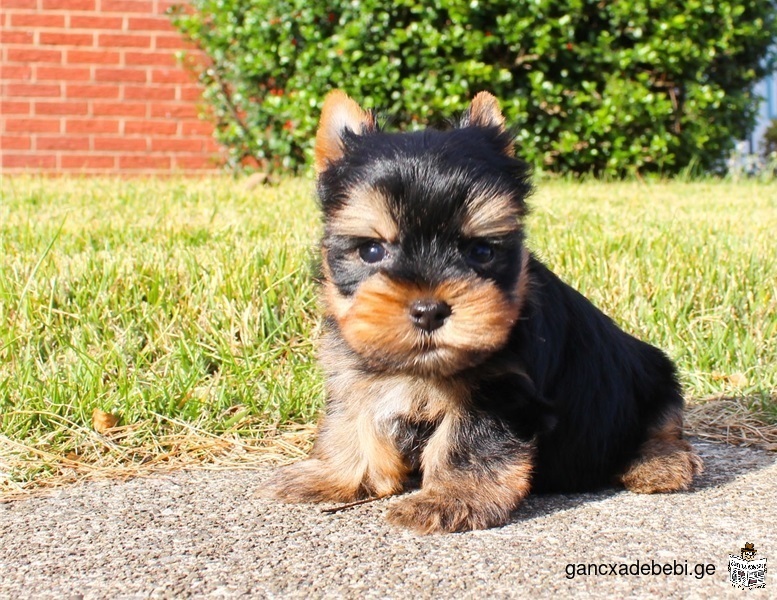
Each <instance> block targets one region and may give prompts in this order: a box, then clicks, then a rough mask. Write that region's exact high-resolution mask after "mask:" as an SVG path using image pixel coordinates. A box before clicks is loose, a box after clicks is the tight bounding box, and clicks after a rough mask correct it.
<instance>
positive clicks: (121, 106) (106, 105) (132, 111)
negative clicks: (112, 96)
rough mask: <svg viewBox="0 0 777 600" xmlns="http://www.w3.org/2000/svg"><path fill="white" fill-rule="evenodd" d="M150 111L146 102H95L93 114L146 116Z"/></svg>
mask: <svg viewBox="0 0 777 600" xmlns="http://www.w3.org/2000/svg"><path fill="white" fill-rule="evenodd" d="M147 112H148V105H147V104H146V103H139V102H136V103H132V102H94V103H93V104H92V114H93V115H94V116H95V117H105V116H117V117H145V116H146V114H147Z"/></svg>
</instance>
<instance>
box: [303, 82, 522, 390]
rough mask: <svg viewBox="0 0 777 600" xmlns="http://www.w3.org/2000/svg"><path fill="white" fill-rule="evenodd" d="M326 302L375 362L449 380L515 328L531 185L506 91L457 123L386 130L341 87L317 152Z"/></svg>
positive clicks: (483, 96) (479, 101)
mask: <svg viewBox="0 0 777 600" xmlns="http://www.w3.org/2000/svg"><path fill="white" fill-rule="evenodd" d="M315 161H316V171H317V174H318V184H317V189H318V196H319V200H320V202H321V206H322V209H323V213H324V225H325V229H324V238H323V240H322V254H323V257H322V258H323V273H324V302H325V307H326V311H327V316H328V317H330V318H331V319H332V320H333V321H334V323H335V324H336V327H337V328H338V330H339V332H340V334H341V335H342V337H343V338H344V339H345V341H346V342H347V344H348V345H349V346H350V347H351V348H352V349H353V350H354V351H355V352H356V353H358V354H359V355H360V356H361V357H362V358H363V359H364V360H365V361H366V362H367V363H369V364H370V365H371V366H372V368H375V369H383V370H387V371H407V372H411V373H416V374H422V375H429V376H449V375H452V374H454V373H456V372H458V371H461V370H463V369H466V368H468V367H471V366H474V365H476V364H478V363H480V362H482V361H483V360H484V359H485V358H486V357H488V356H489V355H490V354H492V353H493V352H495V351H497V350H499V349H500V348H502V347H503V346H504V345H505V344H506V342H507V339H508V337H509V335H510V331H511V329H512V327H513V325H514V324H515V322H516V320H517V318H518V315H519V312H520V307H521V301H522V296H523V294H524V291H525V283H526V281H525V274H524V273H523V272H522V271H523V270H524V269H523V266H524V263H525V260H526V259H527V255H526V253H525V252H524V250H523V247H522V242H523V233H522V227H521V221H520V219H521V217H523V215H524V214H525V213H526V205H525V197H526V195H527V194H528V193H529V191H530V184H529V181H528V169H527V167H526V165H525V164H524V163H522V162H520V161H518V160H516V159H515V158H514V157H513V139H512V137H511V136H510V135H509V134H508V133H507V132H506V131H505V128H504V119H503V117H502V114H501V112H500V110H499V105H498V103H497V101H496V99H495V98H494V97H493V96H491V95H490V94H487V93H485V92H484V93H480V94H478V95H477V96H476V97H475V99H474V100H473V102H472V104H471V105H470V107H469V109H468V110H467V112H466V113H465V115H464V116H463V117H462V119H461V121H460V122H459V124H458V127H455V128H453V129H451V130H449V131H437V130H431V129H428V130H425V131H420V132H413V133H383V132H381V131H379V128H378V126H377V124H376V121H375V117H374V115H373V114H372V113H370V112H367V111H364V110H362V109H361V108H360V107H359V105H358V104H356V102H354V101H353V100H351V99H350V98H349V97H348V96H346V95H345V94H343V93H342V92H332V93H331V94H330V95H329V96H328V97H327V99H326V101H325V103H324V109H323V113H322V116H321V123H320V125H319V129H318V133H317V135H316V149H315Z"/></svg>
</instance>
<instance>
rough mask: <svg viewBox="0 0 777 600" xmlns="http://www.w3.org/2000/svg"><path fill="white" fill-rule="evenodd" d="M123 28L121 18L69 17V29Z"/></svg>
mask: <svg viewBox="0 0 777 600" xmlns="http://www.w3.org/2000/svg"><path fill="white" fill-rule="evenodd" d="M123 28H124V19H123V18H122V17H95V16H91V15H70V29H118V30H120V31H121V30H122V29H123Z"/></svg>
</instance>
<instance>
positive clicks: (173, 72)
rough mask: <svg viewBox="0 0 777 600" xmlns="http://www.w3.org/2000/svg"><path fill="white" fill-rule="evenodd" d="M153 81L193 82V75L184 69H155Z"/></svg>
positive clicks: (152, 73) (152, 75)
mask: <svg viewBox="0 0 777 600" xmlns="http://www.w3.org/2000/svg"><path fill="white" fill-rule="evenodd" d="M151 81H152V83H191V82H192V76H191V75H190V74H189V73H187V72H186V71H183V70H182V69H153V70H152V71H151Z"/></svg>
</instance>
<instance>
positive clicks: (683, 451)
mask: <svg viewBox="0 0 777 600" xmlns="http://www.w3.org/2000/svg"><path fill="white" fill-rule="evenodd" d="M513 148H514V140H513V138H512V137H511V135H510V134H509V133H508V131H507V130H506V129H505V124H504V118H503V116H502V114H501V111H500V108H499V105H498V103H497V101H496V99H495V98H494V97H493V96H491V95H490V94H488V93H485V92H482V93H480V94H478V95H477V96H476V97H475V98H474V100H473V101H472V103H471V105H470V107H469V109H468V110H467V111H466V113H465V114H464V116H463V117H462V118H461V120H460V121H459V123H458V125H457V126H456V127H454V128H452V129H451V130H449V131H438V130H433V129H427V130H425V131H418V132H412V133H385V132H382V131H381V130H380V128H379V127H378V124H377V123H376V120H375V116H374V115H373V114H372V113H371V112H367V111H364V110H362V109H361V108H360V107H359V105H358V104H357V103H356V102H354V101H353V100H352V99H350V98H349V97H348V96H346V95H345V94H343V93H342V92H339V91H335V92H332V93H331V94H329V96H328V97H327V98H326V101H325V103H324V108H323V112H322V116H321V122H320V125H319V129H318V133H317V135H316V147H315V165H316V171H317V175H318V179H317V192H318V198H319V201H320V205H321V209H322V211H323V218H324V235H323V239H322V241H321V258H322V279H323V282H322V292H323V294H322V295H323V305H324V321H323V326H324V333H323V339H322V343H321V349H320V362H321V364H322V366H323V368H324V371H325V373H326V389H327V394H328V401H327V405H326V411H325V414H324V416H323V418H322V420H321V422H320V425H319V428H318V435H317V439H316V442H315V445H314V449H313V451H312V454H311V456H310V458H309V459H307V460H304V461H302V462H299V463H297V464H294V465H291V466H288V467H285V468H283V469H280V470H279V471H278V472H277V473H276V474H275V476H274V477H273V478H272V479H271V481H270V482H269V484H268V488H269V490H270V493H271V494H272V495H273V496H274V497H276V498H278V499H281V500H284V501H288V502H322V501H337V502H348V501H354V500H357V499H361V498H368V497H383V496H391V495H394V494H398V493H400V492H402V491H403V490H404V489H406V487H407V486H408V483H409V482H410V481H412V480H413V478H416V479H417V478H419V477H420V481H421V486H420V491H418V492H416V493H414V494H411V495H408V496H406V497H403V498H401V499H398V500H397V501H395V502H394V503H393V504H391V505H390V506H389V509H388V519H389V521H391V522H392V523H395V524H398V525H401V526H406V527H410V528H412V529H414V530H416V531H419V532H422V533H432V532H453V531H463V530H470V529H483V528H488V527H493V526H497V525H502V524H504V523H506V522H507V521H508V519H509V518H510V514H511V512H512V511H513V510H515V508H516V507H517V506H518V505H519V504H520V502H521V500H522V499H523V498H525V497H526V495H527V494H528V493H529V492H530V491H537V492H577V491H581V490H589V489H592V488H598V487H601V486H605V485H611V484H620V485H623V486H625V487H626V488H627V489H629V490H631V491H634V492H640V493H654V492H671V491H675V490H685V489H687V488H688V487H689V486H690V485H691V481H692V479H693V477H694V476H695V475H697V474H698V473H700V472H701V470H702V463H701V460H700V459H699V457H698V456H697V455H696V454H695V453H694V451H693V449H692V448H691V446H690V445H689V443H688V442H687V441H686V440H685V439H683V418H682V409H683V398H682V394H681V390H680V387H679V384H678V382H677V377H676V374H675V368H674V365H673V364H672V362H671V361H670V360H669V359H668V358H667V357H666V356H665V355H664V354H663V353H662V352H661V351H660V350H658V349H656V348H654V347H652V346H650V345H648V344H646V343H644V342H641V341H639V340H637V339H636V338H634V337H632V336H630V335H629V334H627V333H624V332H623V331H621V330H620V329H619V328H618V327H617V326H616V325H615V324H614V323H613V322H612V321H611V320H610V319H609V318H608V317H606V316H605V315H604V314H602V313H601V312H600V311H599V310H597V309H596V308H595V307H594V306H593V305H592V304H591V303H590V302H589V301H588V300H586V299H585V298H584V297H583V296H581V295H580V294H579V293H577V292H576V291H575V290H573V289H572V288H570V287H569V286H567V285H566V284H564V283H563V282H562V281H560V280H559V279H558V278H557V277H556V276H555V275H554V274H553V273H551V272H550V271H549V270H548V269H547V268H546V267H545V266H544V265H543V264H542V263H540V262H539V261H538V260H537V259H536V258H535V257H534V256H532V254H531V253H530V252H529V251H528V250H527V249H526V247H525V245H524V237H525V236H524V229H523V225H522V219H523V217H524V216H525V215H526V213H527V206H526V197H527V195H528V194H529V193H530V191H531V184H530V181H529V169H528V167H527V165H526V164H525V163H523V162H521V161H520V160H518V159H516V158H515V156H514V152H513Z"/></svg>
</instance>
